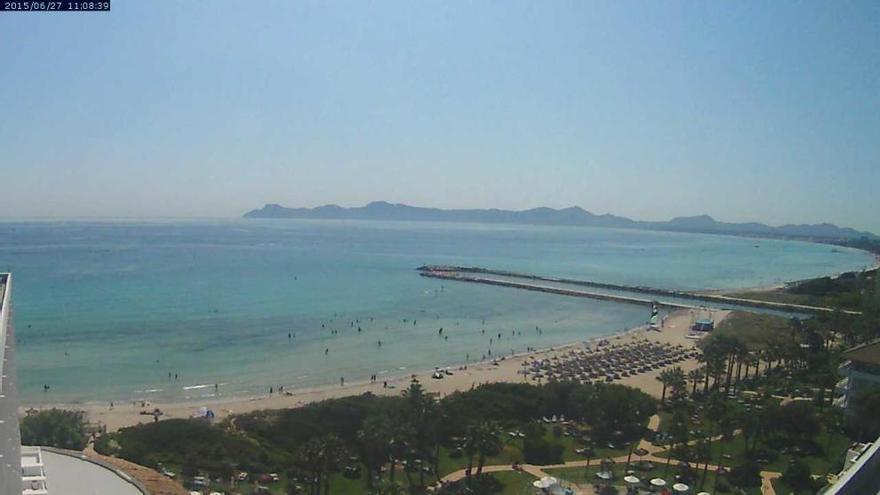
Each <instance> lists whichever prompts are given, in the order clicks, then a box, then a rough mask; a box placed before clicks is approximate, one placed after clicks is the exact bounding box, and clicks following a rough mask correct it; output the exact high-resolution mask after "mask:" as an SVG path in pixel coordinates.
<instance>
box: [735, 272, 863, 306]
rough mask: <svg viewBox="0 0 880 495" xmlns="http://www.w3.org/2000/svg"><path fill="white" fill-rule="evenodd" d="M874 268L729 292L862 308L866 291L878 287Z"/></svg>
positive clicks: (802, 302) (764, 299) (737, 295)
mask: <svg viewBox="0 0 880 495" xmlns="http://www.w3.org/2000/svg"><path fill="white" fill-rule="evenodd" d="M878 283H880V281H878V277H877V270H870V271H865V272H847V273H843V274H841V275H840V276H838V277H821V278H814V279H809V280H804V281H801V282H797V283H794V284H792V285H790V286H789V287H786V288H784V289H775V290H768V291H752V292H741V293H736V294H731V295H732V296H734V297H741V298H745V299H755V300H759V301H771V302H781V303H789V304H805V305H809V306H823V307H828V308H841V309H855V310H858V309H862V307H863V305H864V303H865V302H866V301H865V291H872V292H876V291H877V284H878Z"/></svg>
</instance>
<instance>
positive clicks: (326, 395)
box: [20, 310, 730, 431]
mask: <svg viewBox="0 0 880 495" xmlns="http://www.w3.org/2000/svg"><path fill="white" fill-rule="evenodd" d="M710 314H711V315H712V317H713V318H714V319H715V320H716V323H717V322H720V321H721V320H723V319H724V318H725V317H727V315H729V314H730V311H722V310H715V311H711V312H710ZM694 317H695V315H694V312H693V310H678V311H675V312H673V313H670V314H669V316H668V317H667V319H666V322H665V325H664V328H663V330H662V331H660V332H657V331H651V330H648V328H647V326H645V325H643V326H639V327H636V328H632V329H629V330H626V331H624V332H612V333H610V334H606V335H605V336H597V337H593V338H591V339H589V340H586V341H578V342H571V343H568V344H564V345H561V346H555V347H551V348H546V349H539V350H535V351H532V352H528V353H521V354H515V355H513V356H507V357H505V358H504V360H500V359H499V361H498V364H497V365H496V364H494V363H493V361H482V362H479V363H475V364H472V365H467V367H466V369H464V365H463V364H462V365H456V366H449V367H447V368H446V369H449V370H450V371H452V373H453V374H452V375H449V376H445V377H444V378H443V379H440V380H437V379H432V378H431V374H432V373H433V369H431V370H422V371H418V372H415V373H405V374H400V375H394V376H390V377H389V378H388V379H387V382H388V385H389V387H388V388H384V387H383V383H382V381H377V382H376V383H370V381H369V380H359V381H355V382H351V383H346V384H345V386H339V385H323V386H317V387H309V388H303V389H289V390H287V391H286V392H285V393H274V394H259V395H247V396H229V397H223V396H220V397H214V398H206V399H197V400H192V401H179V402H147V403H144V405H142V403H141V401H134V402H125V403H117V404H114V405H113V407H112V408H111V407H110V406H109V404H108V403H86V404H65V403H57V404H45V405H43V406H41V407H40V408H38V409H37V408H35V409H37V410H41V409H51V408H53V407H55V408H63V409H75V410H81V411H84V412H86V413H87V415H88V418H89V421H90V422H92V423H98V424H101V425H103V426H105V427H106V428H107V431H116V430H118V429H120V428H124V427H126V426H133V425H137V424H142V423H148V422H152V421H153V416H152V415H150V414H149V413H151V412H152V411H153V410H154V409H156V408H158V409H160V410H161V411H162V416H161V418H162V419H170V418H190V417H194V416H196V414H197V413H198V411H199V409H200V408H207V409H210V410H211V411H213V413H214V414H215V418H216V420H222V419H224V418H227V417H229V416H231V415H236V414H244V413H249V412H253V411H257V410H262V409H282V408H293V407H301V406H304V405H307V404H309V403H312V402H318V401H321V400H325V399H331V398H339V397H345V396H351V395H360V394H363V393H367V392H369V393H373V394H376V395H397V394H399V393H400V392H401V391H402V390H403V389H404V388H406V387H407V386H408V384H409V382H410V380H411V378H412V377H413V376H415V377H417V378H418V379H419V381H420V382H421V383H422V385H423V386H424V387H425V389H426V390H427V391H428V392H430V393H435V394H438V395H439V396H440V397H444V396H446V395H448V394H450V393H453V392H456V391H461V390H467V389H470V388H472V387H474V386H477V385H480V384H484V383H495V382H513V383H526V382H527V379H526V378H525V377H524V376H523V375H521V374H520V373H519V371H520V368H521V366H522V363H523V362H525V361H530V360H532V359H541V358H547V357H553V356H554V355H561V354H564V353H566V352H569V351H571V350H573V349H575V348H579V347H582V346H584V345H595V344H596V343H598V342H599V341H601V340H607V341H609V342H611V343H613V344H616V343H623V342H626V341H631V340H641V339H648V340H651V341H655V342H659V343H670V344H673V345H675V344H681V345H684V346H685V347H691V346H694V345H695V341H694V340H691V339H687V338H686V337H685V336H686V335H687V332H688V330H689V328H690V324H691V323H692V320H693V318H694ZM679 366H681V367H682V369H684V370H685V371H689V370H691V369H693V368H695V367H697V366H698V362H697V361H696V360H695V359H688V360H686V361H684V362H682V363H679ZM659 372H660V371H659V370H654V371H652V372H650V373H644V374H641V375H637V376H631V377H626V378H623V379H621V380H616V381H615V383H620V384H623V385H629V386H632V387H636V388H639V389H641V390H643V391H645V392H647V393H649V394H652V395H655V396H658V397H659V396H660V391H661V388H662V387H661V385H660V383H659V382H658V381H657V380H656V379H655V378H656V376H657V375H659ZM28 409H31V408H30V407H27V406H22V408H21V409H20V412H21V413H22V414H24V413H25V412H26V411H27V410H28Z"/></svg>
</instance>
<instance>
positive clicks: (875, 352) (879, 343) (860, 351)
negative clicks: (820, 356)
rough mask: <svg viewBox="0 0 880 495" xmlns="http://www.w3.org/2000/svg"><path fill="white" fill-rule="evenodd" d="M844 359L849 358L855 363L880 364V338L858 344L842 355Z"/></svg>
mask: <svg viewBox="0 0 880 495" xmlns="http://www.w3.org/2000/svg"><path fill="white" fill-rule="evenodd" d="M842 357H843V359H849V360H850V361H852V362H855V363H865V364H872V365H875V366H880V339H877V340H875V341H873V342H867V343H865V344H861V345H857V346H855V347H853V348H852V349H850V350H848V351H846V352H844V353H843V355H842Z"/></svg>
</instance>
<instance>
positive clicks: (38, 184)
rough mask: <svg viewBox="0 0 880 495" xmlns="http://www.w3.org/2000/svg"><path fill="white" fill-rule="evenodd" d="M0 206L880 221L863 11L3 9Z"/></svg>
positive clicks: (875, 113)
mask: <svg viewBox="0 0 880 495" xmlns="http://www.w3.org/2000/svg"><path fill="white" fill-rule="evenodd" d="M0 187H2V188H3V193H2V196H0V217H6V218H23V217H24V218H29V217H52V218H56V217H57V218H70V217H151V218H152V217H237V216H240V215H241V214H242V213H244V212H245V211H248V210H250V209H252V208H257V207H260V206H262V205H263V204H265V203H279V204H282V205H285V206H291V207H294V206H317V205H322V204H328V203H335V204H339V205H343V206H358V205H362V204H364V203H367V202H369V201H373V200H385V201H391V202H401V203H407V204H413V205H419V206H432V207H459V208H467V207H473V208H488V207H497V208H509V209H525V208H531V207H536V206H551V207H567V206H571V205H579V206H582V207H583V208H585V209H587V210H589V211H592V212H594V213H614V214H617V215H624V216H628V217H631V218H635V219H642V220H662V219H668V218H672V217H675V216H685V215H696V214H703V213H705V214H710V215H712V216H714V217H715V218H717V219H720V220H725V221H753V220H754V221H762V222H765V223H769V224H774V225H778V224H783V223H816V222H826V221H827V222H833V223H837V224H839V225H844V226H850V227H855V228H859V229H864V230H870V231H873V232H877V233H880V214H878V213H880V2H877V1H873V0H871V1H863V2H851V1H845V0H844V1H836V2H827V1H818V2H809V1H797V2H793V1H778V2H746V1H743V2H739V1H738V2H697V1H693V2H673V1H663V2H641V1H640V2H634V1H608V2H593V1H573V2H566V1H562V0H555V1H550V2H534V1H526V2H517V1H510V0H505V1H480V2H472V1H467V2H464V1H461V2H459V1H443V2H440V1H428V0H425V1H417V2H412V1H395V2H384V1H377V2H363V1H350V2H349V1H334V2H325V1H322V2H304V1H295V0H284V1H268V0H266V1H260V2H242V1H240V0H239V1H225V0H212V1H210V2H208V1H189V0H187V1H172V0H165V1H155V2H154V1H149V2H145V1H133V0H113V3H112V11H111V12H109V13H82V12H80V13H10V12H0Z"/></svg>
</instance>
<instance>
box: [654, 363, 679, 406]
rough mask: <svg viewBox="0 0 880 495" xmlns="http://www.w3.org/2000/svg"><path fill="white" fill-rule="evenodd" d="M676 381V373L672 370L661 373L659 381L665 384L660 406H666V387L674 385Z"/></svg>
mask: <svg viewBox="0 0 880 495" xmlns="http://www.w3.org/2000/svg"><path fill="white" fill-rule="evenodd" d="M674 380H675V373H674V372H673V371H672V370H671V369H665V370H663V371H661V372H660V376H658V377H657V381H659V382H660V383H662V384H663V391H662V392H661V393H660V404H661V405H664V404H666V387H668V386H670V385H672V382H673V381H674Z"/></svg>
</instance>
